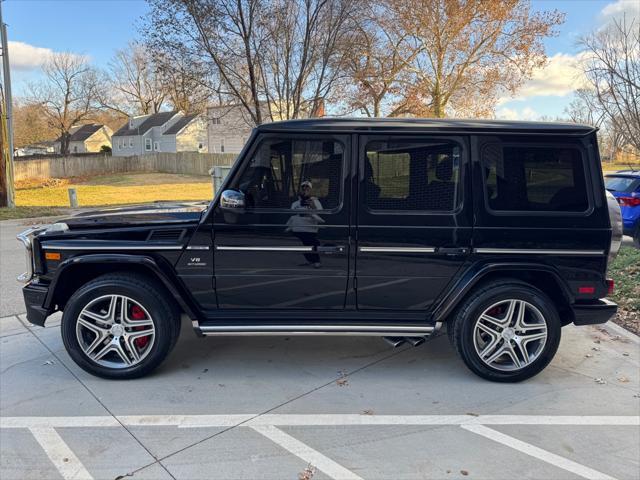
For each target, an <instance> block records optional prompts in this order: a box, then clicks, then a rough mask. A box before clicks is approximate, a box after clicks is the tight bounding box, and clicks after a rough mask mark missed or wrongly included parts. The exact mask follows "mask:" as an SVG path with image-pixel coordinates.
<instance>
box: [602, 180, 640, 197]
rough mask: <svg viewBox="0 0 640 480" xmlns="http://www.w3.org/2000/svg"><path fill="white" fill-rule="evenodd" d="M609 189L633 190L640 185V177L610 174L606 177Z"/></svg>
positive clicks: (617, 190)
mask: <svg viewBox="0 0 640 480" xmlns="http://www.w3.org/2000/svg"><path fill="white" fill-rule="evenodd" d="M605 185H606V188H607V190H611V191H615V192H628V193H629V192H633V191H634V190H636V189H637V188H638V187H640V178H633V177H621V176H608V177H606V178H605Z"/></svg>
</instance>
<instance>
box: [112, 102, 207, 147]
mask: <svg viewBox="0 0 640 480" xmlns="http://www.w3.org/2000/svg"><path fill="white" fill-rule="evenodd" d="M207 147H208V146H207V125H206V120H205V119H203V118H202V117H201V116H200V115H198V114H192V115H185V114H184V113H182V112H179V111H171V112H158V113H152V114H149V115H140V116H137V117H130V118H129V121H128V122H127V123H126V124H125V125H124V126H123V127H122V128H120V129H119V130H118V131H117V132H116V133H114V134H113V151H112V155H114V156H119V157H125V156H130V155H145V154H149V153H155V152H202V153H206V152H207V150H208V148H207Z"/></svg>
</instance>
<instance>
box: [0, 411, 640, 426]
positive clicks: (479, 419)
mask: <svg viewBox="0 0 640 480" xmlns="http://www.w3.org/2000/svg"><path fill="white" fill-rule="evenodd" d="M120 424H122V425H126V426H132V427H133V426H135V427H141V426H149V427H154V426H164V427H180V428H204V427H233V426H235V425H239V424H242V425H243V426H247V427H254V426H261V425H280V426H294V425H302V426H332V425H333V426H347V425H576V426H579V425H583V426H587V425H591V426H596V425H601V426H616V425H617V426H640V416H639V415H628V416H616V415H584V416H583V415H362V414H310V415H298V414H267V415H260V414H236V415H123V416H117V418H114V417H109V416H102V417H97V416H96V417H0V428H36V427H43V428H46V427H49V428H55V427H119V426H120Z"/></svg>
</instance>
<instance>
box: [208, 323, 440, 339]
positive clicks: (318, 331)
mask: <svg viewBox="0 0 640 480" xmlns="http://www.w3.org/2000/svg"><path fill="white" fill-rule="evenodd" d="M436 329H437V325H436V327H433V326H428V327H397V326H373V325H237V326H229V325H225V326H208V325H204V326H202V325H201V326H200V332H202V334H203V335H207V336H211V335H367V336H376V337H377V336H382V337H385V336H388V335H389V334H390V333H396V334H402V336H421V335H425V334H430V333H432V332H434V331H435V330H436Z"/></svg>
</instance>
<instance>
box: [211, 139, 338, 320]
mask: <svg viewBox="0 0 640 480" xmlns="http://www.w3.org/2000/svg"><path fill="white" fill-rule="evenodd" d="M349 145H350V139H349V137H348V136H346V135H344V136H341V135H324V134H285V133H283V134H266V133H265V134H261V135H259V136H258V137H257V138H256V139H255V140H254V142H253V147H252V148H251V149H249V150H248V153H247V156H245V157H244V159H240V160H239V161H241V162H243V165H242V167H241V168H240V169H239V170H238V171H237V172H236V173H235V175H234V178H231V179H230V181H229V182H228V183H227V184H226V187H225V189H227V190H236V191H239V192H242V194H243V195H244V203H245V207H244V208H242V209H225V208H221V207H220V205H217V206H216V211H215V212H214V225H213V230H214V245H215V248H214V264H215V284H216V295H217V302H218V308H220V309H276V310H278V309H299V310H305V311H308V310H313V309H342V308H344V304H345V296H346V288H347V279H348V258H349V257H348V255H349V246H350V245H349V240H350V231H349V228H350V227H349V208H350V191H349V184H348V182H347V179H348V178H349V170H350V169H349V157H350V155H349V152H350V148H349ZM236 210H237V211H236Z"/></svg>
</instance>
